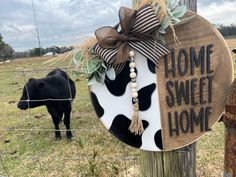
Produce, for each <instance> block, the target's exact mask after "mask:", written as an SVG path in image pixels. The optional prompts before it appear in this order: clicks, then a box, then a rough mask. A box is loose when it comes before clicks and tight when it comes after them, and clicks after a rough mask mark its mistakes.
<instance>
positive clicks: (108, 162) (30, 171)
mask: <svg viewBox="0 0 236 177" xmlns="http://www.w3.org/2000/svg"><path fill="white" fill-rule="evenodd" d="M227 42H228V44H229V46H230V48H231V49H232V48H235V47H236V39H228V40H227ZM48 59H49V58H44V57H43V58H27V59H21V60H15V61H13V62H11V63H6V64H1V65H0V112H1V113H0V176H11V177H12V176H15V177H28V176H30V177H31V176H32V177H38V176H46V177H50V176H58V177H62V176H63V177H80V176H81V177H93V176H98V177H111V176H114V177H115V176H127V177H128V176H130V177H131V176H132V177H133V176H135V177H138V176H141V172H140V170H139V165H140V160H139V158H140V156H141V155H140V154H141V153H140V151H139V150H136V149H133V148H130V147H128V146H126V145H124V144H123V143H121V142H119V141H118V140H116V139H115V138H114V137H113V136H112V135H110V134H109V133H108V132H107V131H106V130H105V129H104V128H103V126H102V125H101V124H100V122H99V120H98V119H97V118H96V116H95V113H94V111H93V109H92V107H91V103H90V100H89V95H88V89H87V85H86V81H84V80H80V81H79V80H77V79H76V77H75V76H73V75H72V70H71V69H68V73H69V75H70V77H71V78H72V79H73V80H74V81H76V87H77V95H76V99H75V100H74V102H73V111H72V118H71V128H72V131H73V134H74V138H73V140H72V141H71V142H70V141H67V140H66V137H65V131H64V132H62V140H60V141H56V140H55V139H54V132H53V131H54V126H53V123H52V120H51V117H50V116H49V114H48V112H47V110H46V108H45V107H40V108H36V109H31V110H26V111H20V110H18V109H17V107H16V104H17V102H18V100H19V98H20V96H21V93H22V89H23V86H24V83H25V82H26V81H27V80H28V79H29V78H31V77H35V78H41V77H44V76H46V74H47V73H48V72H49V71H50V70H51V68H56V67H59V68H61V67H66V66H68V65H70V61H61V62H58V63H54V64H53V65H52V64H50V63H44V62H45V61H47V60H48ZM234 59H236V55H234ZM23 71H24V72H23ZM60 128H61V129H62V130H65V128H64V125H61V126H60ZM223 163H224V125H223V123H217V124H216V125H215V127H214V128H213V131H212V132H210V133H208V134H207V135H206V136H204V137H203V138H202V139H201V140H200V141H198V143H197V173H198V176H199V177H200V176H201V177H218V176H222V174H223Z"/></svg>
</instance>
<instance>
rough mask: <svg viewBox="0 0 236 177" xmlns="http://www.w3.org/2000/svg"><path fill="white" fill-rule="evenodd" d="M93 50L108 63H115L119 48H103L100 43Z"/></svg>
mask: <svg viewBox="0 0 236 177" xmlns="http://www.w3.org/2000/svg"><path fill="white" fill-rule="evenodd" d="M93 50H94V52H96V53H97V54H98V55H99V56H100V57H101V58H102V59H103V60H104V61H105V62H106V63H108V64H112V63H114V61H115V56H116V54H117V52H118V49H106V48H102V47H101V46H100V45H99V44H98V43H97V44H96V45H95V46H94V48H93Z"/></svg>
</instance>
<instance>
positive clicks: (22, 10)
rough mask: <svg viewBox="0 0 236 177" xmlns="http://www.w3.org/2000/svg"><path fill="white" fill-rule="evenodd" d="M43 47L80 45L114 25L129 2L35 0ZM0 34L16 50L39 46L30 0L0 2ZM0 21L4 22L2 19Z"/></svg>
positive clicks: (123, 0)
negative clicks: (119, 11)
mask: <svg viewBox="0 0 236 177" xmlns="http://www.w3.org/2000/svg"><path fill="white" fill-rule="evenodd" d="M34 4H35V11H36V18H37V24H38V28H39V33H40V39H41V44H42V46H43V47H46V46H52V45H69V44H75V43H79V42H80V41H81V38H83V37H84V36H91V34H92V33H93V32H94V31H95V30H96V29H97V28H99V27H101V26H105V25H115V23H117V22H118V16H117V14H118V10H119V8H120V6H121V5H124V6H131V2H130V1H128V0H118V1H110V0H99V1H96V0H79V1H78V0H60V1H59V0H34ZM0 11H1V13H0V19H1V21H0V32H1V33H2V35H3V36H4V40H5V41H6V42H7V43H9V44H10V45H12V46H13V48H15V49H16V50H18V49H20V50H22V49H23V50H25V49H29V48H33V47H37V46H38V42H37V36H36V28H35V24H34V18H33V11H32V5H31V1H30V0H29V1H25V0H8V1H0ZM2 19H3V20H2Z"/></svg>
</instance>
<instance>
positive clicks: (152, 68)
mask: <svg viewBox="0 0 236 177" xmlns="http://www.w3.org/2000/svg"><path fill="white" fill-rule="evenodd" d="M147 62H148V69H149V70H150V72H152V73H153V74H156V67H155V65H154V64H153V63H152V62H151V61H150V60H147Z"/></svg>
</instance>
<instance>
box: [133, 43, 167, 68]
mask: <svg viewBox="0 0 236 177" xmlns="http://www.w3.org/2000/svg"><path fill="white" fill-rule="evenodd" d="M129 45H130V46H131V47H132V48H133V49H135V50H136V51H138V52H139V53H141V54H142V55H143V56H145V57H146V58H147V59H148V60H150V61H151V62H152V63H153V64H155V66H156V67H157V68H158V67H159V61H160V59H161V58H162V57H163V56H164V55H167V54H169V53H170V49H169V48H168V47H167V46H165V45H164V44H161V43H159V42H157V41H155V40H152V39H151V40H146V41H135V42H130V43H129Z"/></svg>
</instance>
